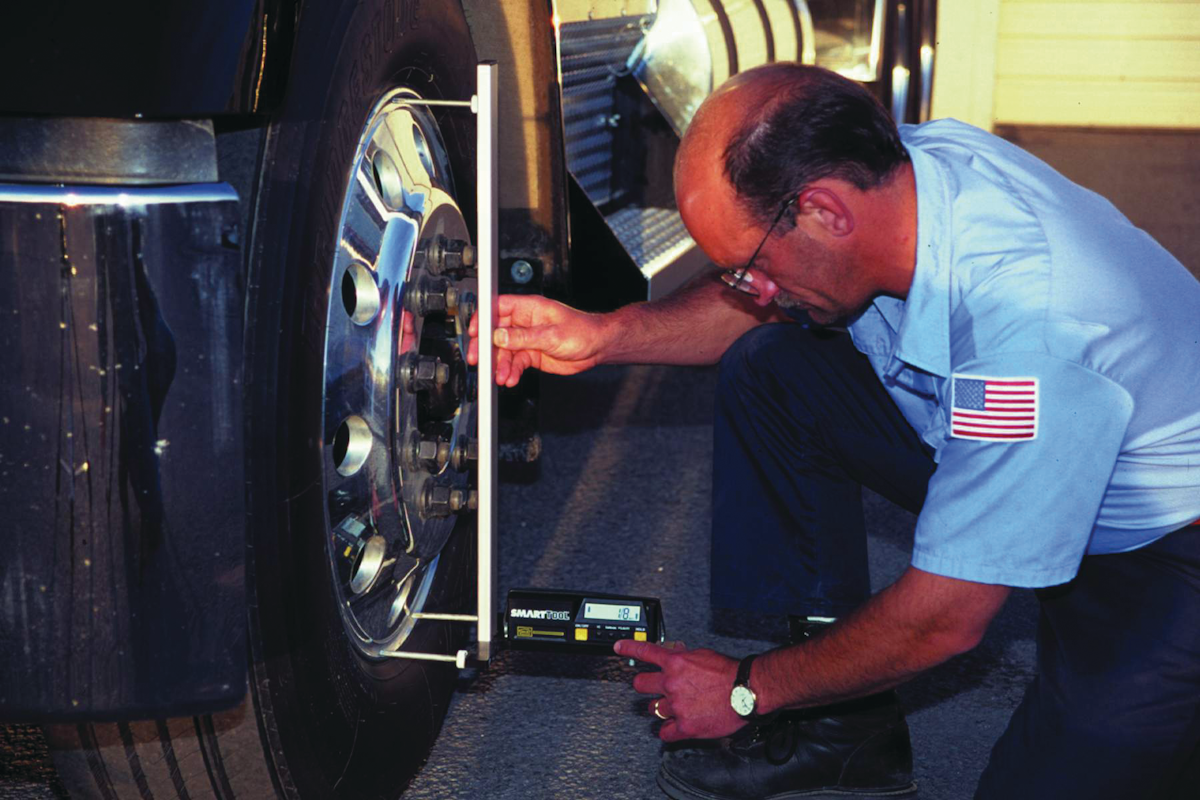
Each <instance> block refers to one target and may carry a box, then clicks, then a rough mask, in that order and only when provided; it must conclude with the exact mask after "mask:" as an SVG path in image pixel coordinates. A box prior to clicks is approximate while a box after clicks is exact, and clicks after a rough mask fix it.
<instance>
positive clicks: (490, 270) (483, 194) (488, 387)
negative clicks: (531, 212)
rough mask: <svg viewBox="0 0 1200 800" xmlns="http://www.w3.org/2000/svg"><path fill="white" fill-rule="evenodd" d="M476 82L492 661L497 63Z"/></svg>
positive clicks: (482, 615)
mask: <svg viewBox="0 0 1200 800" xmlns="http://www.w3.org/2000/svg"><path fill="white" fill-rule="evenodd" d="M476 76H477V81H478V89H477V90H476V91H477V95H476V96H477V98H478V109H479V112H478V117H477V119H476V121H475V130H476V156H475V157H476V169H477V170H478V177H477V179H476V181H477V183H476V198H477V201H478V204H479V206H478V208H479V211H478V222H477V224H478V231H477V236H476V241H477V242H478V248H479V249H478V253H479V257H478V273H477V274H478V281H479V284H478V285H479V342H480V346H479V368H478V375H479V380H478V382H477V385H478V392H479V397H478V400H477V402H478V417H477V419H478V420H479V461H478V462H477V463H478V470H479V473H478V479H477V480H478V490H479V509H478V513H477V515H476V518H477V524H478V532H479V546H478V548H477V551H478V558H479V561H478V569H477V574H478V606H477V609H476V610H477V615H478V617H479V621H478V623H477V625H476V628H475V630H476V635H477V639H478V645H479V649H478V653H477V655H478V657H479V660H480V661H487V660H488V659H489V658H491V651H492V639H493V637H494V636H495V630H494V628H495V624H496V614H495V580H496V541H495V537H496V500H497V483H496V465H497V456H498V453H499V437H498V424H497V413H496V412H497V398H498V393H497V390H496V380H495V378H494V376H495V374H496V357H495V351H494V350H493V347H492V331H493V330H495V328H496V310H497V309H496V303H497V297H498V293H497V289H498V287H499V281H500V251H499V232H500V207H499V197H500V173H499V163H498V161H499V156H500V148H499V142H500V115H499V114H498V113H497V106H498V103H499V98H500V88H499V87H500V83H499V77H498V70H497V67H496V62H494V61H485V62H482V63H480V64H479V65H478V67H476Z"/></svg>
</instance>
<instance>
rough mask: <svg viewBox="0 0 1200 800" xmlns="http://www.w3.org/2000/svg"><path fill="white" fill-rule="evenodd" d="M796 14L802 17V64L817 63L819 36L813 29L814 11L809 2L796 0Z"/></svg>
mask: <svg viewBox="0 0 1200 800" xmlns="http://www.w3.org/2000/svg"><path fill="white" fill-rule="evenodd" d="M794 1H795V5H796V13H797V15H798V16H799V17H800V31H799V33H800V38H801V41H800V63H801V64H816V63H817V44H816V42H817V34H816V31H815V30H814V28H813V21H812V11H810V10H809V8H808V1H807V0H794Z"/></svg>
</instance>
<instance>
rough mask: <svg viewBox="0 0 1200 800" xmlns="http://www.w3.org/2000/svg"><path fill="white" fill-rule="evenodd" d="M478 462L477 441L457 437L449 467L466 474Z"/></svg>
mask: <svg viewBox="0 0 1200 800" xmlns="http://www.w3.org/2000/svg"><path fill="white" fill-rule="evenodd" d="M478 460H479V440H478V439H474V438H468V437H466V436H460V437H458V442H456V443H455V445H454V452H453V453H452V454H451V456H450V465H451V466H452V467H454V468H455V469H456V470H458V471H459V472H466V471H467V470H468V469H470V467H471V465H472V464H473V463H475V462H476V461H478Z"/></svg>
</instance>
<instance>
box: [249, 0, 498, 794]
mask: <svg viewBox="0 0 1200 800" xmlns="http://www.w3.org/2000/svg"><path fill="white" fill-rule="evenodd" d="M474 73H475V58H474V52H473V48H471V46H470V36H469V33H468V31H467V27H466V23H465V20H464V19H463V16H462V12H461V9H460V8H459V7H458V6H457V4H456V3H436V4H435V3H430V2H421V3H416V2H411V3H406V2H401V1H400V0H373V1H372V0H368V1H367V2H362V3H353V4H342V3H337V2H323V3H319V4H312V5H307V6H306V7H305V11H304V16H303V17H302V18H301V20H300V25H299V36H298V40H297V45H296V48H295V55H294V60H293V68H292V72H291V75H290V77H289V87H288V94H287V99H286V101H285V105H284V108H283V110H282V112H281V114H280V115H279V116H278V118H277V119H276V120H275V121H274V122H273V123H272V126H271V131H270V133H269V134H268V137H267V149H266V153H265V158H264V168H263V182H262V184H261V189H260V200H259V203H258V209H257V213H256V227H255V234H254V245H253V256H254V257H253V259H252V262H253V266H252V278H251V285H252V287H253V289H252V291H253V296H252V299H251V307H250V314H249V319H248V322H249V323H250V324H249V325H248V327H249V328H250V329H252V333H251V335H250V338H249V342H248V351H249V352H248V364H249V365H250V369H251V374H250V377H249V381H248V393H249V394H250V402H249V403H248V406H249V407H250V408H251V416H250V419H249V422H248V433H249V436H248V439H247V441H248V442H249V443H250V450H251V452H250V453H249V457H248V460H249V462H250V468H249V470H248V475H249V476H250V482H251V484H250V487H249V494H250V498H251V514H252V517H251V519H252V526H251V545H252V546H251V550H252V558H251V559H249V560H248V569H249V574H248V580H247V583H248V589H249V595H250V602H251V603H252V606H253V607H252V609H251V637H252V642H251V653H252V660H253V661H255V662H256V664H255V669H254V671H253V674H252V679H254V682H255V685H256V689H257V692H256V706H257V707H258V710H259V713H260V717H261V718H262V719H264V720H266V721H267V724H268V727H269V728H270V731H269V734H270V735H269V736H266V737H265V738H267V739H268V740H269V741H270V749H272V750H274V751H275V752H274V753H273V757H274V759H275V761H276V766H277V769H278V770H279V771H280V773H281V775H282V779H281V785H282V788H283V789H284V790H285V793H288V794H290V793H291V791H289V789H290V788H294V789H295V790H296V791H297V792H298V793H302V794H309V793H313V794H315V795H317V796H345V797H369V796H394V795H395V794H396V793H397V792H398V791H399V790H400V789H401V788H402V787H403V785H404V784H405V783H406V782H407V780H408V778H409V777H410V775H411V773H412V772H414V771H415V769H416V768H417V767H418V766H419V765H420V763H421V761H422V760H423V759H424V757H425V754H426V751H427V749H428V747H429V744H430V743H431V742H432V740H433V738H434V736H436V733H437V731H438V728H439V727H440V722H441V718H442V716H443V715H444V712H445V704H446V702H447V700H448V695H449V692H450V690H451V688H452V685H453V681H454V677H455V673H454V671H453V669H452V668H447V667H443V666H440V665H434V666H429V665H425V664H418V663H413V662H406V661H402V660H385V661H382V662H380V661H372V660H367V659H364V658H362V657H361V656H360V654H359V653H358V651H357V650H356V649H355V648H354V647H353V645H351V644H350V642H349V639H348V638H347V636H346V634H345V631H344V629H343V626H342V623H341V620H340V617H339V614H338V613H337V602H338V601H337V596H336V592H335V590H334V587H333V585H332V579H331V575H330V569H329V562H328V557H327V555H326V546H325V537H326V530H325V523H324V519H325V510H324V504H325V498H324V496H323V492H322V490H321V463H322V461H321V459H322V448H321V444H322V443H321V430H322V408H321V404H322V386H323V374H322V364H323V358H324V327H325V320H326V315H327V311H328V309H327V304H328V296H329V295H328V292H329V286H330V275H331V270H332V264H333V253H334V251H335V232H336V229H337V225H338V221H339V218H340V215H341V208H342V201H343V197H344V195H345V191H346V184H347V181H348V178H349V169H350V165H351V164H352V163H353V159H354V155H355V149H356V147H357V145H358V140H359V136H360V133H361V131H362V128H363V125H364V124H365V122H366V120H367V117H368V115H369V113H370V111H371V109H372V108H373V107H374V106H375V104H376V102H377V101H378V100H379V98H380V97H382V96H383V95H384V94H385V93H386V92H387V91H389V90H390V89H393V88H396V87H398V86H408V87H411V88H413V89H415V90H416V91H418V92H419V93H420V94H422V95H423V96H425V97H430V98H444V99H465V98H466V97H469V96H470V94H471V93H472V91H473V88H474V86H473V84H474ZM435 116H436V118H437V121H438V124H439V127H440V129H441V132H442V135H443V138H444V140H445V144H446V149H447V154H448V156H449V157H450V160H451V163H452V165H453V168H454V174H455V176H456V178H457V187H456V188H457V190H458V191H457V196H458V200H459V203H460V205H461V206H462V207H463V211H464V215H466V216H468V225H473V222H474V220H473V219H472V218H471V215H470V209H472V208H473V207H474V192H473V190H474V186H473V183H474V182H473V180H471V177H473V170H474V147H473V142H474V121H473V118H472V117H471V115H470V114H467V113H463V112H461V111H457V110H448V111H446V112H445V113H440V114H436V115H435ZM274 332H278V333H277V335H276V336H272V333H274ZM465 527H467V526H464V525H460V526H459V528H460V530H459V531H458V532H456V534H455V535H454V536H453V537H452V538H451V541H450V543H449V544H448V545H447V548H446V550H445V551H444V552H443V557H442V564H441V565H440V568H439V570H438V573H437V577H436V578H435V580H434V584H433V587H432V590H431V592H430V596H429V601H428V602H429V606H430V607H436V608H438V609H439V610H450V609H451V608H457V607H458V605H459V604H460V603H461V600H462V598H463V597H464V596H465V594H466V589H467V585H468V580H467V578H468V575H467V572H468V571H469V568H468V565H469V564H470V562H471V558H470V555H471V554H470V550H471V547H470V542H469V538H470V537H469V536H465V535H463V531H462V529H463V528H465ZM456 634H459V635H461V631H453V630H451V629H450V627H449V626H448V625H445V624H433V625H431V624H427V623H422V624H421V625H419V626H418V627H417V628H416V629H415V630H414V632H413V634H412V635H411V636H410V638H409V640H408V643H407V644H406V649H414V650H427V651H432V652H447V651H449V650H451V649H452V644H453V641H452V640H453V639H454V638H456ZM289 784H290V786H289Z"/></svg>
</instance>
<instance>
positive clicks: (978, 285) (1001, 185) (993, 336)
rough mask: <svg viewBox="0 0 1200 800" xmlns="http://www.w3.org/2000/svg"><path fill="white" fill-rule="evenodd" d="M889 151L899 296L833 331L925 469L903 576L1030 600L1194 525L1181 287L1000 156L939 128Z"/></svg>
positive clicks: (1146, 255) (1199, 446)
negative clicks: (900, 181) (905, 247)
mask: <svg viewBox="0 0 1200 800" xmlns="http://www.w3.org/2000/svg"><path fill="white" fill-rule="evenodd" d="M901 138H902V140H903V142H904V144H905V146H906V148H907V149H908V152H909V154H910V156H911V158H912V163H913V170H914V174H915V179H916V187H917V214H918V233H917V262H916V269H915V273H914V277H913V283H912V286H911V288H910V290H909V293H908V295H907V297H906V298H905V299H904V300H903V301H901V300H898V299H895V298H890V297H879V298H877V299H876V300H875V301H874V303H873V304H872V305H871V306H869V307H868V308H867V309H866V310H865V311H864V312H863V313H862V314H861V315H859V317H857V318H856V319H855V320H854V321H853V322H852V323H851V324H850V326H849V328H850V333H851V336H852V338H853V340H854V343H855V346H856V347H857V348H858V349H859V350H860V351H862V352H863V353H864V354H866V355H867V357H868V359H869V360H870V361H871V364H872V366H873V367H874V369H875V371H876V373H877V374H878V375H879V377H880V379H881V380H882V381H883V384H884V387H885V388H886V389H887V391H888V393H889V394H890V396H891V397H892V398H893V399H894V400H895V402H896V404H897V405H898V406H899V408H900V410H901V412H902V413H903V414H904V416H905V418H906V419H907V420H908V422H909V423H910V424H911V425H912V426H913V427H914V428H915V430H916V431H917V433H918V434H920V436H921V437H922V439H923V440H924V441H925V442H926V443H927V444H928V445H929V447H930V448H931V450H932V451H933V452H934V454H935V455H934V457H935V459H936V461H937V463H938V466H937V469H936V471H935V473H934V475H933V477H932V479H931V480H930V483H929V490H928V494H927V497H926V501H925V505H924V507H923V509H922V511H921V513H920V516H919V517H918V520H917V528H916V534H915V541H914V547H913V560H912V563H913V565H914V566H916V567H918V568H920V569H922V570H925V571H928V572H933V573H936V574H939V575H945V576H949V577H954V578H961V579H963V580H971V581H978V582H983V583H994V584H1004V585H1009V586H1050V585H1054V584H1058V583H1063V582H1066V581H1068V580H1070V579H1071V578H1072V577H1074V575H1075V573H1076V571H1077V570H1078V567H1079V563H1080V560H1081V559H1082V557H1083V556H1084V555H1085V554H1099V553H1113V552H1122V551H1127V550H1132V549H1135V548H1138V547H1141V546H1143V545H1145V544H1148V543H1149V542H1152V541H1154V540H1155V539H1157V538H1159V537H1161V536H1162V535H1164V534H1166V533H1168V532H1170V531H1172V530H1175V529H1176V528H1179V527H1181V526H1183V525H1185V524H1187V523H1188V522H1190V521H1192V520H1195V519H1197V518H1198V517H1200V282H1198V281H1197V280H1196V279H1195V278H1194V277H1193V276H1192V275H1191V274H1190V273H1189V272H1188V271H1187V270H1186V269H1185V268H1184V267H1183V266H1182V265H1181V264H1180V263H1179V262H1178V261H1177V260H1176V259H1175V258H1173V257H1172V256H1171V255H1170V254H1169V253H1167V252H1166V250H1164V249H1163V248H1162V247H1160V246H1159V245H1158V244H1157V243H1155V242H1154V240H1153V239H1151V237H1149V236H1148V235H1147V234H1146V233H1144V232H1143V231H1141V230H1139V229H1137V228H1136V227H1134V226H1133V225H1132V224H1131V223H1130V222H1129V221H1128V220H1127V219H1126V218H1125V217H1124V216H1123V215H1122V214H1121V213H1120V212H1119V211H1117V209H1116V208H1115V207H1113V205H1112V204H1111V203H1109V202H1108V201H1107V200H1105V199H1104V198H1102V197H1100V196H1099V195H1097V194H1095V193H1093V192H1091V191H1089V190H1087V189H1084V188H1082V187H1080V186H1078V185H1076V184H1074V183H1072V182H1070V181H1069V180H1067V179H1066V178H1064V177H1063V176H1062V175H1060V174H1058V173H1057V172H1055V171H1054V170H1053V169H1052V168H1050V167H1049V166H1047V165H1046V164H1045V163H1043V162H1041V161H1039V160H1038V159H1037V158H1035V157H1033V156H1032V155H1030V154H1028V153H1026V152H1024V151H1023V150H1021V149H1020V148H1018V147H1016V146H1015V145H1012V144H1010V143H1008V142H1006V141H1004V140H1002V139H1000V138H998V137H995V136H992V135H991V134H988V133H986V132H984V131H981V130H978V129H976V128H973V127H971V126H969V125H965V124H963V123H960V122H957V121H955V120H938V121H935V122H930V123H926V124H924V125H919V126H909V125H906V126H901Z"/></svg>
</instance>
